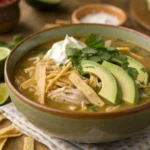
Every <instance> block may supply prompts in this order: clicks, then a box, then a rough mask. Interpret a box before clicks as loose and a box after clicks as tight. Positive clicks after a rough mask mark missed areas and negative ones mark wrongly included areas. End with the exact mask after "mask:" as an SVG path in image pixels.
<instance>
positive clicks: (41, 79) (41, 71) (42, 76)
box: [36, 63, 46, 104]
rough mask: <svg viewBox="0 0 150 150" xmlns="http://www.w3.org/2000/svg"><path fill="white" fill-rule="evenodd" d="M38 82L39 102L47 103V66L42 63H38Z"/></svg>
mask: <svg viewBox="0 0 150 150" xmlns="http://www.w3.org/2000/svg"><path fill="white" fill-rule="evenodd" d="M36 82H37V91H38V95H39V103H41V104H44V103H45V86H46V66H45V65H44V64H41V63H37V65H36Z"/></svg>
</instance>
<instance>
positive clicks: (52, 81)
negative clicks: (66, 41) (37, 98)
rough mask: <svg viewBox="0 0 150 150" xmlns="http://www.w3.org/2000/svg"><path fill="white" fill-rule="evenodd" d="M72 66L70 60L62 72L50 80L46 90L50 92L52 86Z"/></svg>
mask: <svg viewBox="0 0 150 150" xmlns="http://www.w3.org/2000/svg"><path fill="white" fill-rule="evenodd" d="M71 66H72V63H71V62H69V63H68V64H67V65H66V66H65V67H64V68H63V69H62V70H61V71H60V73H59V74H58V75H57V76H56V77H55V78H54V79H52V80H51V81H50V82H49V84H48V86H47V88H46V92H48V91H49V90H50V89H51V88H52V86H53V85H54V84H55V83H56V82H57V81H58V80H59V78H60V77H62V76H63V74H64V73H66V72H67V71H68V70H69V69H70V68H71Z"/></svg>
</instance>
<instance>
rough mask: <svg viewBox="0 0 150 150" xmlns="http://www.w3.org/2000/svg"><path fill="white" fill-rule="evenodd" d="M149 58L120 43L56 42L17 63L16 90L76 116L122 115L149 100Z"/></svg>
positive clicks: (95, 39) (96, 40) (86, 39)
mask: <svg viewBox="0 0 150 150" xmlns="http://www.w3.org/2000/svg"><path fill="white" fill-rule="evenodd" d="M149 56H150V53H149V52H148V51H146V50H145V49H143V48H141V47H139V46H137V45H135V44H133V43H131V42H130V41H124V40H121V39H115V38H111V37H101V36H100V35H97V34H91V35H89V36H88V37H76V38H73V37H69V36H66V38H65V39H57V40H53V41H50V42H47V43H45V44H42V45H39V46H38V47H36V48H34V49H32V50H30V51H29V52H28V53H27V54H26V55H25V56H23V57H22V58H21V59H20V60H19V61H18V63H17V64H16V67H15V70H14V79H13V81H14V85H15V87H16V88H17V89H18V91H19V92H20V93H22V94H23V95H24V96H26V97H28V98H29V99H30V100H32V101H35V102H37V103H39V104H41V105H46V106H47V107H51V108H57V109H60V110H67V111H74V112H79V111H80V112H94V113H96V112H102V113H104V112H105V113H107V112H111V111H120V110H125V109H127V108H132V107H137V106H139V105H141V104H144V103H147V102H149V101H150V98H149V94H150V89H149V83H148V71H149V70H150V66H149V61H150V58H149Z"/></svg>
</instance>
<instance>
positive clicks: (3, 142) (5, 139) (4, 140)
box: [0, 138, 7, 150]
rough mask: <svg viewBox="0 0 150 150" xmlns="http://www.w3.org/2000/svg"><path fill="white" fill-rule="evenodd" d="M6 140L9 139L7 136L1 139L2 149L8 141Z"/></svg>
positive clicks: (0, 148) (0, 149) (0, 146)
mask: <svg viewBox="0 0 150 150" xmlns="http://www.w3.org/2000/svg"><path fill="white" fill-rule="evenodd" d="M6 141H7V138H4V139H0V150H3V147H4V145H5V143H6Z"/></svg>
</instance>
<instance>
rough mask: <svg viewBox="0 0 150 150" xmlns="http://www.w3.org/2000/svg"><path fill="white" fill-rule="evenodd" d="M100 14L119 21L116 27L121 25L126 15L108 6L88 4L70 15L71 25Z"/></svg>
mask: <svg viewBox="0 0 150 150" xmlns="http://www.w3.org/2000/svg"><path fill="white" fill-rule="evenodd" d="M100 12H103V13H106V14H109V15H111V16H115V17H117V18H118V19H119V24H118V25H117V26H121V25H123V24H124V23H125V22H126V20H127V15H126V13H125V12H124V11H123V10H122V9H121V8H118V7H116V6H113V5H108V4H88V5H84V6H82V7H79V8H78V9H76V10H75V11H74V12H73V13H72V18H71V19H72V23H81V19H82V18H83V17H85V16H87V15H89V14H92V13H100ZM87 23H88V22H87Z"/></svg>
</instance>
